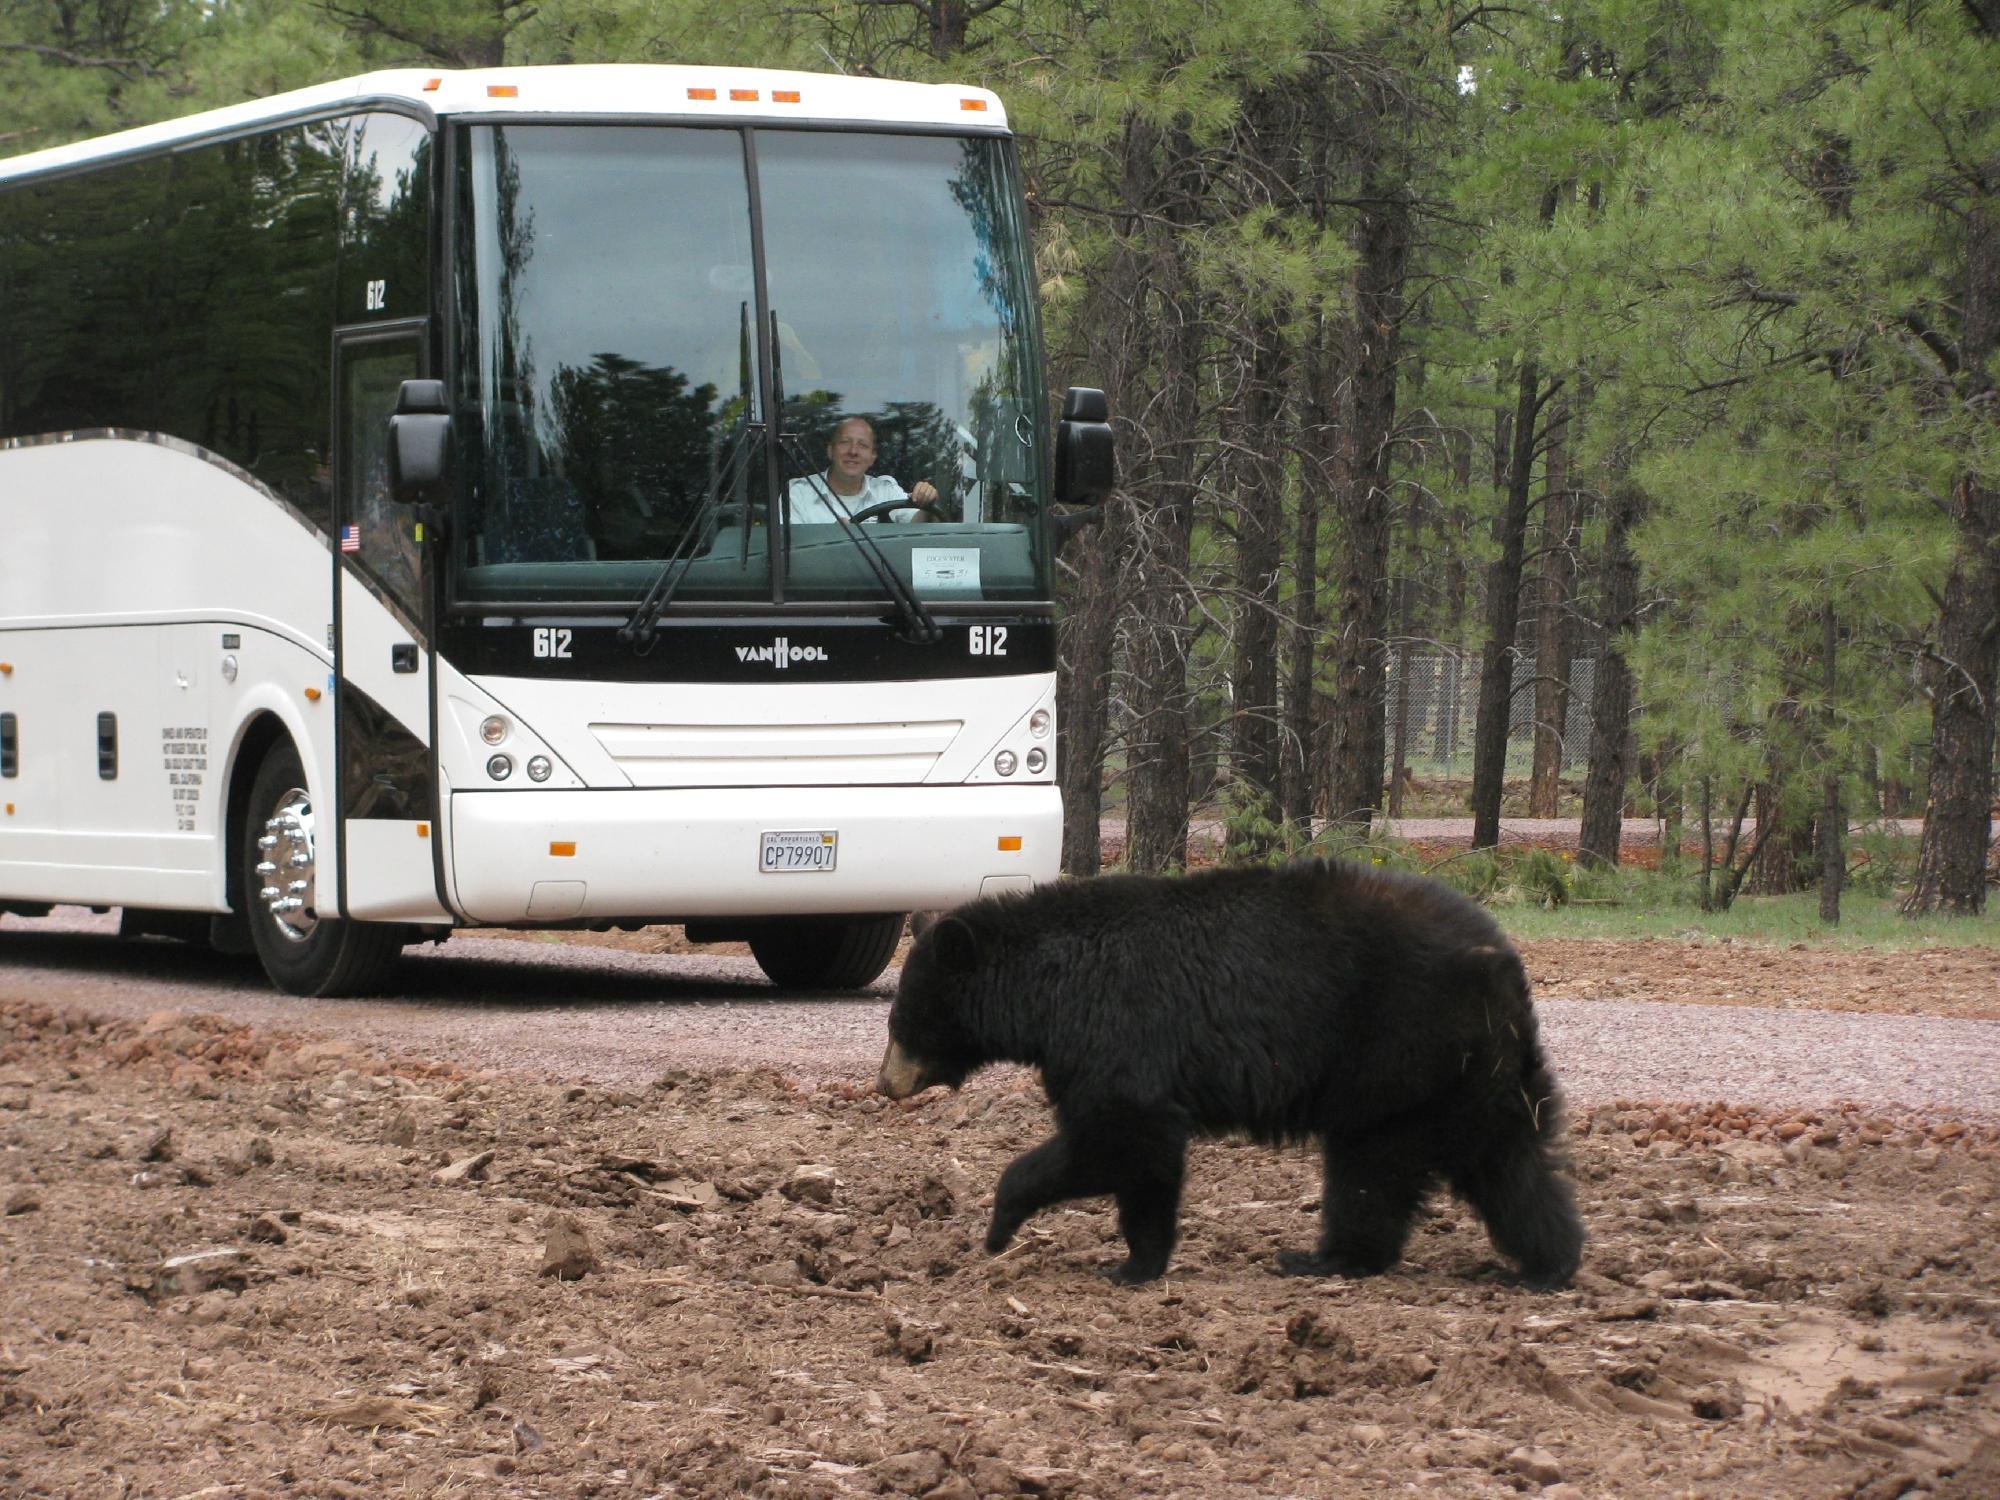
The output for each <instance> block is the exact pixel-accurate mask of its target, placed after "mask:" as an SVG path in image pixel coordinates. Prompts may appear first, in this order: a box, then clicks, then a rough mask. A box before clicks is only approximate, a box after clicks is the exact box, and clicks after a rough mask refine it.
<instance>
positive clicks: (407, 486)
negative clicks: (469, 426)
mask: <svg viewBox="0 0 2000 1500" xmlns="http://www.w3.org/2000/svg"><path fill="white" fill-rule="evenodd" d="M450 461H451V415H450V408H449V407H447V406H446V405H445V399H444V382H443V381H442V380H406V381H404V382H403V385H402V388H401V389H400V390H398V391H397V392H396V411H395V414H394V415H393V416H391V417H390V418H389V488H390V491H391V492H392V493H393V494H394V495H395V497H396V498H397V499H398V500H404V501H411V500H415V499H418V498H419V497H420V495H421V492H423V491H425V490H428V489H430V488H431V487H433V486H434V485H438V484H441V483H443V481H444V476H445V472H446V470H447V468H448V467H449V465H450Z"/></svg>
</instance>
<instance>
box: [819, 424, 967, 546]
mask: <svg viewBox="0 0 2000 1500" xmlns="http://www.w3.org/2000/svg"><path fill="white" fill-rule="evenodd" d="M826 460H827V462H826V472H825V473H823V474H807V475H805V476H804V477H803V478H800V479H794V480H793V481H792V482H791V485H790V486H789V487H788V489H787V490H786V493H785V503H786V505H787V507H788V508H789V513H790V515H791V519H792V522H793V524H794V525H797V524H799V523H802V522H803V523H812V522H826V523H832V522H834V521H836V520H837V519H838V517H837V516H836V514H835V512H834V506H835V505H836V504H837V505H839V506H840V508H841V510H842V511H844V512H845V513H846V514H847V515H850V516H857V515H860V514H861V512H862V511H864V510H867V509H868V508H869V507H870V506H875V505H882V504H885V503H893V502H895V501H905V502H907V503H906V504H905V505H904V506H903V507H902V508H901V509H899V510H897V511H894V512H892V513H891V514H890V519H891V520H894V521H908V520H913V519H915V517H914V515H913V514H912V507H929V506H932V505H935V504H936V503H937V497H938V492H937V488H936V486H934V485H933V484H932V483H931V482H930V481H929V480H928V479H919V480H918V481H917V483H916V487H915V488H914V489H912V490H910V491H909V492H908V493H907V494H906V493H904V490H903V487H902V486H901V485H900V484H898V483H896V481H895V480H893V479H891V478H890V477H889V476H888V475H887V474H870V473H869V472H868V470H869V469H870V468H872V467H873V466H874V463H875V424H874V423H873V422H871V421H869V420H868V418H866V417H848V418H846V419H845V420H843V421H842V422H841V424H840V425H839V426H838V427H836V428H834V429H833V436H832V437H831V438H830V439H828V441H827V445H826ZM829 491H831V495H829V493H828V492H829ZM835 496H837V497H838V499H837V500H836V499H835V498H833V497H835Z"/></svg>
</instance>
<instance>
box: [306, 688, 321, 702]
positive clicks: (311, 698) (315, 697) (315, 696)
mask: <svg viewBox="0 0 2000 1500" xmlns="http://www.w3.org/2000/svg"><path fill="white" fill-rule="evenodd" d="M306 702H308V703H317V702H319V689H318V688H307V689H306Z"/></svg>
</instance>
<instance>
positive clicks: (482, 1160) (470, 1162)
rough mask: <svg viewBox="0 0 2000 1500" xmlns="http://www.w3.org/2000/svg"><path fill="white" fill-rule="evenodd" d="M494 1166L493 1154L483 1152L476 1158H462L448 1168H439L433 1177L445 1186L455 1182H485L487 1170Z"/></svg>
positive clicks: (475, 1156) (432, 1174)
mask: <svg viewBox="0 0 2000 1500" xmlns="http://www.w3.org/2000/svg"><path fill="white" fill-rule="evenodd" d="M492 1164H493V1153H492V1152H491V1151H481V1152H479V1153H478V1154H477V1155H474V1156H466V1157H461V1158H459V1160H457V1161H455V1162H453V1163H452V1164H451V1165H450V1166H448V1167H439V1168H438V1169H437V1171H435V1172H433V1173H431V1176H432V1177H434V1178H435V1179H437V1181H439V1182H441V1183H444V1184H447V1185H449V1184H451V1183H455V1182H484V1181H485V1180H486V1169H487V1168H488V1167H489V1166H491V1165H492Z"/></svg>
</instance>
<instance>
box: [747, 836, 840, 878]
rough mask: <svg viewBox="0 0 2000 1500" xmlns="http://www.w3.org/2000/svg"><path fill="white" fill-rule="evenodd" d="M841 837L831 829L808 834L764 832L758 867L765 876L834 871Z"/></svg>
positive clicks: (821, 873) (814, 873) (818, 873)
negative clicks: (834, 858)
mask: <svg viewBox="0 0 2000 1500" xmlns="http://www.w3.org/2000/svg"><path fill="white" fill-rule="evenodd" d="M839 848H840V835H839V834H838V833H837V832H835V831H834V830H833V829H830V828H816V829H813V830H812V831H811V832H807V833H767V834H765V835H764V837H763V842H762V845H761V847H760V848H759V849H758V851H757V868H758V869H760V870H762V871H763V872H764V873H765V874H766V875H824V874H826V873H827V872H828V871H830V870H832V869H833V857H834V854H835V853H836V852H837V851H838V850H839Z"/></svg>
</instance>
